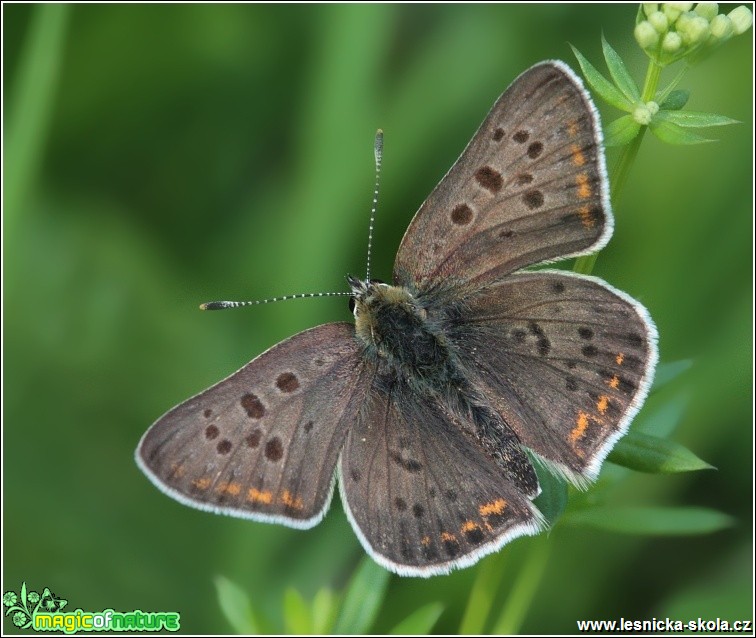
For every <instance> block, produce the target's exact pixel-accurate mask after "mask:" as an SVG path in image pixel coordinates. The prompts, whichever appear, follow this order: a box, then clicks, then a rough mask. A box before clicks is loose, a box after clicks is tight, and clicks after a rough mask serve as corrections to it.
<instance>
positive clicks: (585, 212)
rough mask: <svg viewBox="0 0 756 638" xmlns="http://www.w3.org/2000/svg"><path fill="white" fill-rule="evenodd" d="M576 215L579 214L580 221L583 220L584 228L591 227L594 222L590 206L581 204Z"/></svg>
mask: <svg viewBox="0 0 756 638" xmlns="http://www.w3.org/2000/svg"><path fill="white" fill-rule="evenodd" d="M578 215H580V221H581V222H583V226H585V227H586V228H593V226H594V224H595V223H596V222H594V220H593V215H592V214H591V207H590V206H587V205H586V206H581V207H580V208H578Z"/></svg>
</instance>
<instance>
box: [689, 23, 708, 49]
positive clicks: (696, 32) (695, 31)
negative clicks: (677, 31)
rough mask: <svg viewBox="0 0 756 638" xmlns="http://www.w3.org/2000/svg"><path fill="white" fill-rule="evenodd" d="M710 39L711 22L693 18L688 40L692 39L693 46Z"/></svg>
mask: <svg viewBox="0 0 756 638" xmlns="http://www.w3.org/2000/svg"><path fill="white" fill-rule="evenodd" d="M708 37H709V21H708V20H707V19H706V18H702V17H701V16H698V17H697V18H693V19H692V20H691V21H690V27H688V38H690V42H691V44H697V43H699V42H703V41H704V40H705V39H706V38H708Z"/></svg>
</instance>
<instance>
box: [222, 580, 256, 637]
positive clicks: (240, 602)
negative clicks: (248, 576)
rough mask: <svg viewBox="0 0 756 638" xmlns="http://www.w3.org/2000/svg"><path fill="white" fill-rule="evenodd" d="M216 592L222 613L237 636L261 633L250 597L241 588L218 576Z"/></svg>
mask: <svg viewBox="0 0 756 638" xmlns="http://www.w3.org/2000/svg"><path fill="white" fill-rule="evenodd" d="M215 590H216V592H217V593H218V603H219V605H220V608H221V611H222V612H223V615H224V616H225V617H226V620H228V622H229V624H230V625H231V627H233V629H234V631H235V632H236V633H237V634H259V633H260V625H259V624H258V623H257V621H256V620H255V615H254V612H253V611H252V604H251V603H250V600H249V596H248V595H247V593H246V592H245V591H244V590H243V589H242V588H241V587H239V586H238V585H237V584H236V583H233V582H231V581H230V580H229V579H228V578H226V577H225V576H216V577H215Z"/></svg>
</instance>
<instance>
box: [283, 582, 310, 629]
mask: <svg viewBox="0 0 756 638" xmlns="http://www.w3.org/2000/svg"><path fill="white" fill-rule="evenodd" d="M283 611H284V627H285V628H286V633H289V634H310V633H314V632H313V628H312V617H311V614H310V608H309V607H308V606H307V603H306V602H305V599H304V598H302V594H300V593H299V592H298V591H297V590H296V589H294V588H293V587H287V589H286V591H285V592H284V600H283Z"/></svg>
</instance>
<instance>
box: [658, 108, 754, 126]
mask: <svg viewBox="0 0 756 638" xmlns="http://www.w3.org/2000/svg"><path fill="white" fill-rule="evenodd" d="M656 118H657V119H661V120H663V121H666V122H672V124H677V125H678V126H682V127H687V128H701V127H704V126H726V125H728V124H740V122H739V121H738V120H733V119H732V118H730V117H726V116H724V115H716V114H715V113H700V112H698V111H673V112H666V113H665V112H663V111H660V112H659V113H657V114H656Z"/></svg>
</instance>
